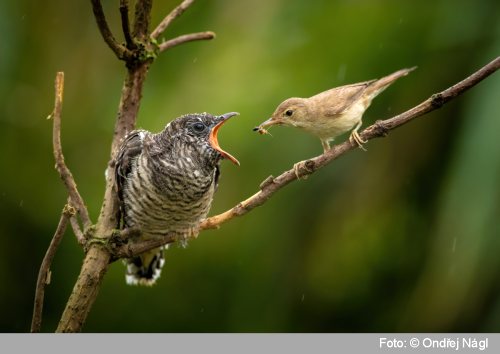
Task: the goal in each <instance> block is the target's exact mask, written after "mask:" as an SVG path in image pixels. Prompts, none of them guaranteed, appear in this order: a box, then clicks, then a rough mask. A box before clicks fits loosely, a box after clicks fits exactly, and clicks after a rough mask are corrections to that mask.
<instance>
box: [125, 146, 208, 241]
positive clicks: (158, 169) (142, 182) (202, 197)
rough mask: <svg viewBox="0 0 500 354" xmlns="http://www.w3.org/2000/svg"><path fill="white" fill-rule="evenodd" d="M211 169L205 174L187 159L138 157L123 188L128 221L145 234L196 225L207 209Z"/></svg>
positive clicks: (171, 230)
mask: <svg viewBox="0 0 500 354" xmlns="http://www.w3.org/2000/svg"><path fill="white" fill-rule="evenodd" d="M214 173H215V171H213V172H212V174H211V175H207V173H206V171H203V170H201V169H199V168H195V167H194V165H193V164H191V163H190V162H189V161H175V162H173V163H171V162H168V161H156V162H154V163H152V162H151V161H149V160H148V159H147V157H145V156H142V157H140V158H139V159H138V161H137V164H136V168H135V169H133V171H132V172H131V174H130V176H129V178H128V179H127V185H126V189H125V192H126V198H125V200H126V208H125V209H126V215H125V216H126V220H127V223H128V224H132V225H134V226H138V227H139V228H140V229H141V230H142V231H143V233H145V234H163V233H166V232H181V233H182V232H184V231H185V230H189V229H190V228H193V227H196V226H197V225H198V223H199V222H200V221H201V219H203V218H204V217H205V216H206V215H207V214H208V211H209V209H210V205H211V202H212V199H213V194H214V190H215V186H214ZM130 226H131V225H130Z"/></svg>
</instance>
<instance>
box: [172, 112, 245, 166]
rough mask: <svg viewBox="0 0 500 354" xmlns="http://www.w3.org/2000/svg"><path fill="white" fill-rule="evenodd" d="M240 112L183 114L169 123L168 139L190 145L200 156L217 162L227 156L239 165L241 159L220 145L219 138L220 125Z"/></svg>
mask: <svg viewBox="0 0 500 354" xmlns="http://www.w3.org/2000/svg"><path fill="white" fill-rule="evenodd" d="M238 114H239V113H237V112H230V113H226V114H222V115H219V116H214V115H211V114H210V113H206V112H205V113H193V114H186V115H183V116H181V117H179V118H177V119H175V120H173V121H172V122H170V123H169V124H168V125H167V127H166V128H165V131H164V132H165V133H166V134H167V136H166V139H167V140H169V141H170V142H177V143H180V144H181V145H183V146H190V147H191V149H190V150H191V151H197V152H198V153H199V154H200V157H203V158H207V159H209V160H211V161H213V162H215V163H217V162H218V161H219V160H220V159H221V158H226V159H228V160H230V161H231V162H232V163H234V164H236V165H239V164H240V163H239V161H238V160H237V159H236V158H235V157H234V156H233V155H231V154H230V153H228V152H227V151H224V150H223V149H222V148H221V147H220V145H219V141H218V138H217V134H218V132H219V129H220V127H221V126H222V125H223V124H224V123H225V122H227V121H228V119H229V118H231V117H233V116H236V115H238Z"/></svg>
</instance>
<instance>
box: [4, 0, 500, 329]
mask: <svg viewBox="0 0 500 354" xmlns="http://www.w3.org/2000/svg"><path fill="white" fill-rule="evenodd" d="M104 3H105V4H104V5H105V6H104V7H105V11H106V13H107V16H108V18H109V22H110V25H111V27H112V29H113V30H114V31H115V34H116V35H117V37H119V38H120V40H121V34H120V33H119V28H120V25H119V16H118V3H119V1H118V0H115V1H104ZM176 4H177V2H176V1H156V2H155V4H154V7H153V23H154V24H157V23H158V22H159V21H160V20H161V18H162V17H163V16H164V15H165V14H166V13H168V11H170V9H171V8H173V7H174V6H175V5H176ZM499 14H500V2H498V1H497V0H491V1H487V0H482V1H472V0H471V1H455V0H437V1H432V2H426V1H413V2H410V1H391V0H386V1H367V0H365V1H363V0H358V1H355V0H352V1H347V0H345V1H327V0H324V1H305V0H302V1H301V0H286V1H285V0H259V1H229V0H218V1H208V0H207V1H198V2H197V3H196V4H195V5H194V6H193V7H192V8H190V9H189V10H188V12H187V13H185V15H184V16H183V17H182V18H180V19H178V21H176V22H175V23H174V24H173V25H172V26H171V28H169V29H168V31H167V32H166V36H167V37H169V38H170V37H172V36H175V35H178V34H183V33H187V32H193V31H194V32H195V31H204V30H213V31H215V32H216V33H217V39H216V40H214V41H211V42H198V43H189V44H187V45H184V46H182V47H178V48H175V49H173V50H171V51H169V52H167V53H165V54H164V55H162V56H161V57H160V58H159V59H158V60H157V62H155V63H154V65H153V67H152V68H151V70H150V73H149V77H148V79H147V81H146V84H145V88H144V98H143V100H142V104H141V110H140V115H139V119H138V126H139V127H142V128H145V129H149V130H152V131H158V130H161V129H162V128H163V126H164V125H165V124H166V123H167V122H168V121H170V120H171V119H173V118H175V117H177V116H179V115H181V114H184V113H188V112H203V111H208V112H212V113H216V114H220V113H225V112H229V111H239V112H240V113H241V116H240V117H238V118H235V119H234V120H232V121H231V122H230V123H229V124H227V125H226V126H225V127H224V129H223V130H222V131H221V134H220V137H219V140H220V142H221V145H222V146H223V147H224V148H225V149H227V150H228V151H230V152H231V153H232V154H234V155H235V156H236V157H237V158H238V159H239V160H240V161H241V167H239V168H238V167H235V166H233V165H232V164H230V163H228V162H223V164H222V180H221V184H220V188H219V191H218V193H217V195H216V198H215V201H214V205H213V208H212V211H211V213H212V214H214V213H217V212H221V211H223V210H225V209H227V208H230V207H232V206H233V205H235V204H236V203H237V202H238V201H240V200H242V199H244V198H247V197H248V196H249V195H251V194H253V193H254V192H255V191H256V190H257V189H258V185H259V183H260V182H261V181H262V180H263V179H264V178H266V177H267V176H269V175H270V174H273V175H275V176H276V175H278V174H280V173H281V172H282V171H284V170H286V169H289V168H290V167H291V166H292V165H293V164H294V163H295V162H297V161H300V160H303V159H305V158H308V157H311V156H315V155H318V154H319V153H321V151H322V150H321V145H320V143H319V140H317V139H316V138H314V137H311V136H308V135H306V134H304V133H302V132H300V131H296V130H293V129H291V128H280V127H278V128H274V129H272V131H271V132H272V134H273V136H274V137H269V136H259V135H257V134H255V133H252V131H251V128H252V127H254V126H255V125H256V124H257V123H259V122H261V121H262V120H264V119H267V118H268V117H269V115H270V114H271V113H272V111H273V110H274V108H275V107H276V105H277V104H278V103H280V102H281V101H282V100H283V99H285V98H287V97H291V96H299V97H301V96H302V97H307V96H310V95H313V94H315V93H318V92H320V91H323V90H325V89H328V88H331V87H334V86H339V85H343V84H348V83H354V82H358V81H364V80H368V79H373V78H377V77H381V76H383V75H386V74H389V73H391V72H393V71H395V70H398V69H400V68H403V67H410V66H414V65H417V66H418V70H416V71H414V72H412V73H411V74H410V75H409V76H408V77H405V78H403V79H401V80H399V81H398V82H397V83H396V84H394V85H393V86H392V87H390V88H389V89H387V91H385V92H384V93H383V94H382V95H381V96H379V97H378V98H377V99H376V100H375V101H374V103H373V105H372V107H371V108H370V109H369V110H368V111H367V112H366V114H365V118H364V126H366V125H368V124H370V123H371V122H374V121H375V120H376V119H383V118H388V117H390V116H392V115H394V114H397V113H399V112H402V111H404V110H406V109H408V108H410V107H412V106H414V105H416V104H417V103H419V102H421V101H422V100H424V99H426V98H427V97H429V96H430V95H431V94H433V93H435V92H438V91H440V90H442V89H445V88H447V87H449V86H450V85H452V84H454V83H456V82H458V81H459V80H461V79H463V78H465V77H466V76H468V75H469V74H471V73H472V72H474V71H475V70H476V69H478V68H479V67H481V66H482V65H484V64H486V63H487V62H489V61H490V60H492V59H493V58H495V57H496V56H498V55H499V53H500V21H499V19H500V16H499ZM59 70H62V71H64V72H65V74H66V86H65V98H64V109H63V129H62V140H63V149H64V152H65V155H66V161H67V164H68V165H69V167H70V168H71V169H72V171H73V173H74V176H75V178H76V180H77V182H78V187H79V189H80V192H81V193H82V195H83V197H84V198H85V201H86V203H87V204H88V206H89V211H90V214H91V216H92V217H93V218H94V219H95V218H96V216H97V213H98V210H99V207H100V201H101V200H102V195H103V190H104V175H103V173H104V169H105V166H106V162H107V159H108V156H109V146H110V142H111V137H112V129H113V124H114V118H115V113H116V110H117V106H118V100H119V95H120V89H121V83H122V79H123V77H124V73H125V70H124V68H123V63H121V62H118V61H117V60H116V59H115V57H114V55H113V54H112V52H111V51H110V50H109V49H108V48H107V47H106V45H105V44H104V42H103V41H102V39H101V37H100V35H99V33H98V30H97V28H96V25H95V22H94V18H93V16H92V11H91V7H90V2H89V1H63V0H56V1H50V2H46V1H34V0H21V1H13V0H11V1H2V2H1V3H0V166H2V167H1V169H2V171H1V173H0V178H1V180H0V213H1V222H0V284H1V285H0V286H1V290H0V331H4V332H11V331H15V332H19V331H21V332H24V331H28V330H29V324H30V321H31V311H32V301H33V292H34V288H35V281H36V275H37V271H38V267H39V264H40V262H41V260H42V257H43V255H44V252H45V250H46V247H47V245H48V243H49V241H50V239H51V237H52V234H53V232H54V230H55V227H56V224H57V221H58V219H59V215H60V211H61V208H62V206H63V205H64V203H65V200H66V192H65V190H64V188H63V186H62V184H61V183H60V181H59V177H58V175H57V173H56V171H55V170H54V168H53V166H54V161H53V157H52V148H51V139H52V137H51V129H52V126H51V121H47V120H46V117H47V115H48V114H49V113H50V111H51V110H52V106H53V94H54V93H53V80H54V77H55V73H56V71H59ZM499 93H500V76H499V74H498V73H497V74H496V75H493V77H490V78H488V79H487V80H486V81H485V82H483V83H481V84H479V85H478V86H477V87H475V88H473V89H472V90H471V91H469V92H467V93H465V95H463V96H461V97H459V98H457V99H455V100H454V101H452V102H450V103H449V104H447V105H446V106H444V107H443V108H441V109H440V110H438V111H435V112H432V113H431V114H428V115H427V116H425V117H424V118H422V119H419V120H417V121H414V122H412V123H411V124H409V125H407V126H404V127H402V128H400V129H398V130H396V131H394V132H392V133H391V134H390V135H389V137H388V138H386V139H378V140H373V141H371V142H370V143H369V144H367V148H368V152H363V151H361V150H357V151H354V152H352V153H349V154H347V155H346V156H344V157H342V158H341V159H339V160H337V161H335V162H334V163H332V164H331V165H329V166H327V167H326V168H324V169H322V170H321V171H318V173H316V174H315V175H313V176H311V177H310V178H309V179H308V180H307V181H299V182H295V183H293V184H291V185H289V186H288V187H286V188H285V189H284V190H282V191H280V192H279V193H278V194H277V195H275V197H273V198H272V199H271V200H269V201H268V203H267V204H266V205H265V206H263V207H260V208H258V209H256V210H254V211H252V212H251V213H250V214H248V215H247V216H245V217H243V218H240V219H237V220H233V221H231V222H230V223H229V224H226V225H224V226H223V227H222V229H220V230H218V231H209V232H204V233H203V234H202V235H201V236H200V237H199V238H198V239H197V240H196V241H192V242H191V243H190V244H189V247H187V248H186V249H181V248H177V247H174V248H173V249H171V250H169V251H168V254H167V262H166V265H165V268H164V271H163V275H162V278H161V279H160V281H159V284H158V285H157V286H155V287H154V288H137V287H129V286H126V285H125V282H124V267H123V266H122V264H120V262H117V263H115V264H113V265H112V266H111V267H110V271H109V273H108V274H107V276H106V277H105V279H104V284H103V286H102V289H101V292H100V294H99V297H98V299H97V301H96V303H95V305H94V307H93V309H92V311H91V313H90V316H89V318H88V321H87V323H86V326H85V328H84V330H85V331H87V332H129V331H133V332H143V331H151V332H184V331H187V332H219V331H221V332H226V331H227V332H242V331H244V332H246V331H248V332H268V331H273V332H274V331H277V332H302V331H304V332H338V331H340V332H351V331H352V332H366V331H370V332H385V331H410V332H413V331H466V332H469V331H499V329H500V264H499V263H500V257H499V253H500V252H499V251H500V238H499V236H500V226H499V221H498V219H499V215H500V189H499V188H498V184H499V181H500V138H499V133H500V114H499V112H500V94H499ZM344 139H345V137H344V136H343V137H341V138H340V139H339V140H340V141H342V140H344ZM82 258H83V253H82V250H81V249H80V248H79V247H78V246H77V245H76V242H75V240H74V237H73V236H72V235H71V234H70V232H68V233H67V235H66V237H65V239H64V240H63V243H62V246H61V247H60V249H59V251H58V253H57V256H56V259H55V262H54V264H53V267H52V271H53V272H52V284H51V285H50V286H49V287H48V288H47V292H46V303H45V309H44V310H45V311H44V322H43V327H42V330H43V331H53V330H54V329H55V326H56V324H57V321H58V319H59V317H60V315H61V313H62V310H63V308H64V304H65V302H66V300H67V298H68V296H69V293H70V291H71V289H72V286H73V284H74V281H75V279H76V277H77V275H78V272H79V269H80V265H81V261H82Z"/></svg>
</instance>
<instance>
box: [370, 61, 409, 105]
mask: <svg viewBox="0 0 500 354" xmlns="http://www.w3.org/2000/svg"><path fill="white" fill-rule="evenodd" d="M416 68H417V67H416V66H414V67H413V68H409V69H401V70H398V71H396V72H394V73H392V74H390V75H387V76H384V77H383V78H381V79H378V80H374V81H373V83H372V84H371V85H370V86H369V87H368V88H367V89H366V90H367V91H368V92H367V93H369V95H368V96H369V97H370V99H373V98H375V96H377V95H378V94H379V93H381V92H382V91H384V90H385V89H386V88H387V87H389V86H390V85H391V84H392V83H393V82H394V81H396V80H397V79H399V78H400V77H403V76H406V75H408V74H409V73H410V72H412V71H413V70H415V69H416Z"/></svg>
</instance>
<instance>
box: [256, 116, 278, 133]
mask: <svg viewBox="0 0 500 354" xmlns="http://www.w3.org/2000/svg"><path fill="white" fill-rule="evenodd" d="M276 124H282V122H281V120H279V119H274V118H273V117H271V118H269V119H268V120H266V121H264V122H262V123H260V125H259V126H257V127H255V128H253V131H261V130H262V129H264V128H266V127H270V126H271V125H276Z"/></svg>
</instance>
